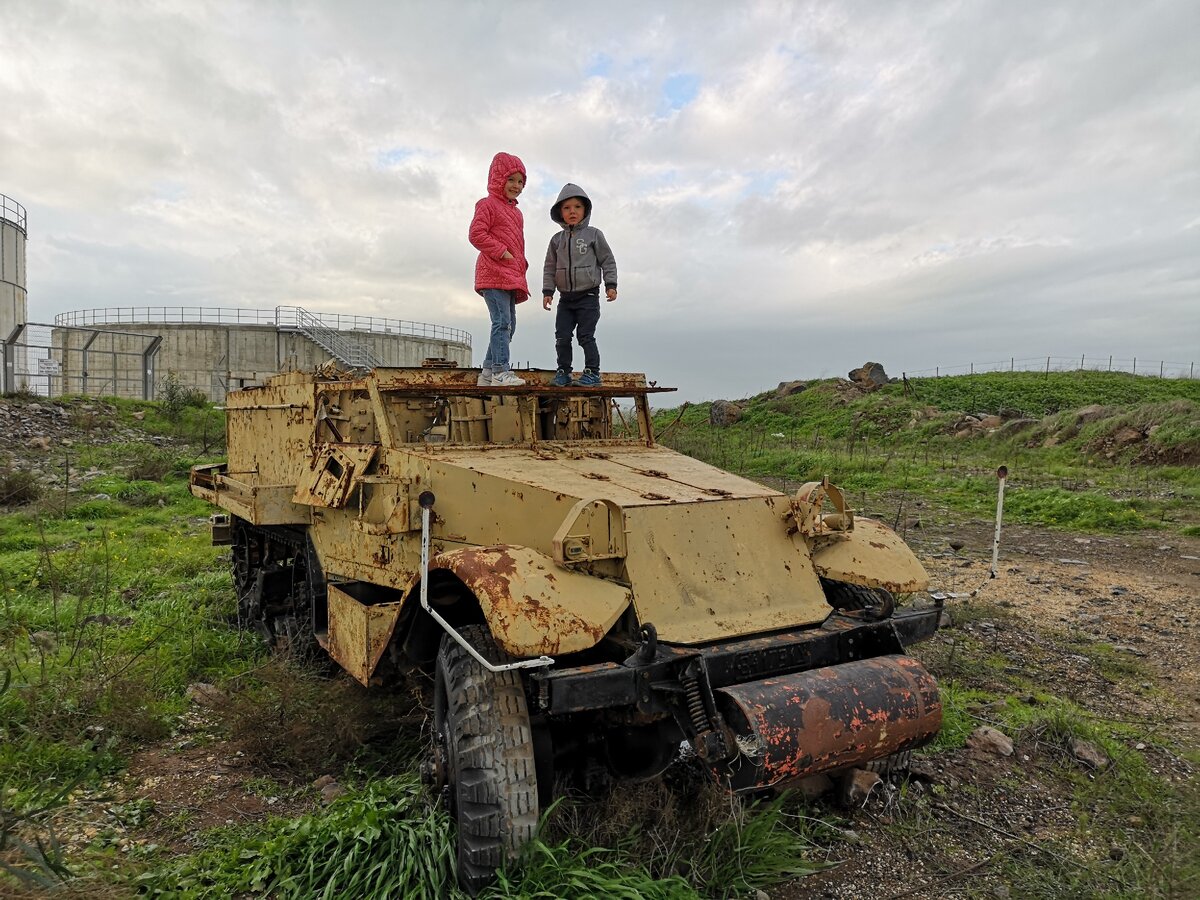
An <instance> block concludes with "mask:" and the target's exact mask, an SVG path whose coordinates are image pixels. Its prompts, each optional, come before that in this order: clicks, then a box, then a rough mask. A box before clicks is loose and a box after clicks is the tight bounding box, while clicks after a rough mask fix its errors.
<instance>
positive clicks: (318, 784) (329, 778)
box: [312, 775, 337, 791]
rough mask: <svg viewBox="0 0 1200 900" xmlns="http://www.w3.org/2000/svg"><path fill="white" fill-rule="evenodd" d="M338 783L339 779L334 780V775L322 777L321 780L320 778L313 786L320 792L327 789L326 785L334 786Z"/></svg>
mask: <svg viewBox="0 0 1200 900" xmlns="http://www.w3.org/2000/svg"><path fill="white" fill-rule="evenodd" d="M336 781H337V779H336V778H334V777H333V776H332V775H322V776H321V777H320V778H318V779H317V780H316V781H314V782H313V783H312V786H313V787H314V788H316V789H317V790H318V791H319V790H321V788H323V787H325V786H326V785H328V784H333V783H334V782H336Z"/></svg>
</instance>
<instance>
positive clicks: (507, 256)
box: [500, 250, 512, 259]
mask: <svg viewBox="0 0 1200 900" xmlns="http://www.w3.org/2000/svg"><path fill="white" fill-rule="evenodd" d="M500 258H501V259H512V254H511V253H509V252H508V251H507V250H505V251H504V252H503V253H501V254H500Z"/></svg>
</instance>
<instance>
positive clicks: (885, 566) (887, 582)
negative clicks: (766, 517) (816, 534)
mask: <svg viewBox="0 0 1200 900" xmlns="http://www.w3.org/2000/svg"><path fill="white" fill-rule="evenodd" d="M795 541H796V542H797V543H804V539H803V537H802V536H801V535H796V536H795ZM811 546H812V561H813V565H814V566H815V567H816V570H817V574H819V575H820V576H821V577H823V578H832V579H833V580H834V581H848V582H849V583H851V584H860V585H863V586H864V587H873V588H884V589H886V590H889V591H892V592H894V593H908V592H911V591H923V590H926V589H927V588H928V587H929V575H928V574H927V573H926V571H925V569H924V567H923V566H922V565H921V563H920V561H919V560H918V559H917V557H916V556H915V555H914V554H913V552H912V550H910V549H909V548H908V545H907V544H905V543H904V541H902V540H901V539H900V535H898V534H896V532H894V531H892V529H890V528H888V527H887V526H886V525H884V524H883V523H882V522H877V521H875V520H874V519H864V518H856V519H855V520H854V530H853V531H850V532H842V533H838V534H834V535H830V536H829V537H824V538H819V539H818V540H816V541H813V542H811Z"/></svg>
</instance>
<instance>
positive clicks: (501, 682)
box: [434, 625, 538, 896]
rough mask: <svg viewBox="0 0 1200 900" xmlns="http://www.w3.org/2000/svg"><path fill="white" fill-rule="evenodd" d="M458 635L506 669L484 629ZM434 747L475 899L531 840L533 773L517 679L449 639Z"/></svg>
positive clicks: (441, 666)
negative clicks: (485, 664) (487, 665)
mask: <svg viewBox="0 0 1200 900" xmlns="http://www.w3.org/2000/svg"><path fill="white" fill-rule="evenodd" d="M460 633H461V634H462V636H463V637H464V638H465V639H466V640H467V642H468V643H470V645H471V646H472V647H474V648H475V649H476V650H478V651H479V652H480V653H481V654H482V655H483V656H484V657H485V658H487V659H488V660H489V661H491V662H493V663H501V662H508V661H509V658H508V657H507V655H506V654H505V653H504V652H503V651H502V650H501V649H500V648H499V647H498V646H497V645H496V643H495V641H494V639H493V638H492V635H491V632H489V631H488V629H487V627H486V626H484V625H470V626H467V627H465V628H463V629H462V630H461V631H460ZM435 679H436V680H435V691H436V694H435V700H434V729H435V734H434V740H435V741H439V742H440V748H435V751H434V752H435V754H437V753H438V752H439V750H440V751H441V752H442V753H443V754H444V760H445V766H446V780H447V788H448V791H447V793H448V800H449V806H450V812H451V814H452V815H453V816H454V818H455V820H456V821H457V823H458V880H459V883H460V884H461V885H462V887H463V889H464V890H466V891H467V893H469V894H470V895H471V896H475V895H476V894H478V893H479V892H480V891H481V890H483V889H484V888H485V887H487V886H488V885H489V884H491V883H492V882H493V881H494V880H495V878H496V869H497V868H499V867H500V866H501V865H502V864H503V863H504V861H505V860H506V859H512V858H513V857H515V856H516V855H517V853H518V852H519V851H520V849H521V847H522V846H523V845H524V844H526V843H527V842H528V841H529V840H530V839H532V838H533V835H534V832H535V831H536V829H537V824H538V785H537V767H536V765H535V755H534V748H533V730H532V728H531V727H530V724H529V710H528V707H527V705H526V702H525V689H524V687H523V685H522V682H521V675H520V673H519V672H518V671H513V670H510V671H507V672H494V673H493V672H489V671H488V670H487V669H485V668H484V667H483V666H481V665H480V664H479V663H478V662H477V661H476V660H475V659H474V658H473V657H472V656H471V655H470V654H469V653H467V651H466V650H464V649H463V648H462V647H460V646H459V645H458V643H457V642H456V641H454V640H453V639H452V638H451V637H450V636H449V635H447V636H445V637H443V638H442V645H441V649H439V651H438V656H437V667H436V676H435Z"/></svg>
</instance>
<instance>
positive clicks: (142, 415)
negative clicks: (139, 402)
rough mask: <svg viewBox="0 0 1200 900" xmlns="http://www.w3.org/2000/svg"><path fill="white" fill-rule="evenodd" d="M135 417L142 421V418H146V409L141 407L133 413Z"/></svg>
mask: <svg viewBox="0 0 1200 900" xmlns="http://www.w3.org/2000/svg"><path fill="white" fill-rule="evenodd" d="M133 417H134V418H135V419H137V420H138V421H139V422H140V421H142V419H144V418H146V411H145V410H144V409H139V410H138V411H137V412H135V413H134V414H133Z"/></svg>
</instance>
